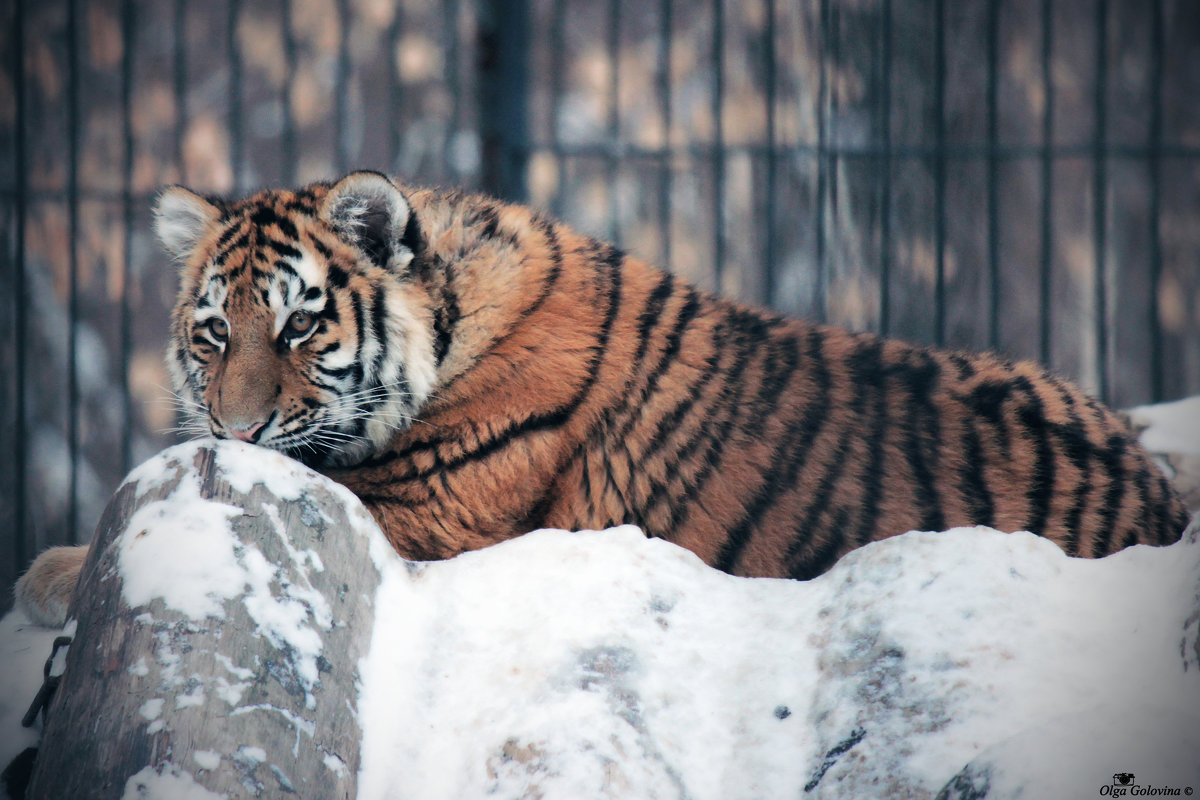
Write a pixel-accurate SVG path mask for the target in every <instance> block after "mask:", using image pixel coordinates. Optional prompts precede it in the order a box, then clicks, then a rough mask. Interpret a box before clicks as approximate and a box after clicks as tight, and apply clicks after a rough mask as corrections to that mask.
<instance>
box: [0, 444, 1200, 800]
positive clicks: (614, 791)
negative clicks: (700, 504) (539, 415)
mask: <svg viewBox="0 0 1200 800" xmlns="http://www.w3.org/2000/svg"><path fill="white" fill-rule="evenodd" d="M212 446H214V444H213V443H212V442H201V443H198V444H193V445H184V446H180V447H178V448H172V449H171V450H169V451H166V452H165V453H164V454H162V455H160V456H158V457H156V459H153V460H152V461H151V462H148V463H147V464H146V465H143V466H142V467H139V468H138V470H135V472H134V473H132V474H131V475H130V477H129V479H127V480H128V481H136V482H137V486H138V489H139V490H144V489H146V488H148V487H152V486H158V487H161V486H163V485H166V484H168V483H172V484H173V485H174V486H175V489H174V491H173V494H172V496H171V498H170V500H169V501H155V502H150V503H146V504H145V505H143V506H142V507H141V508H140V509H139V511H138V512H137V513H136V514H135V515H134V517H133V520H132V521H131V524H130V526H129V527H128V529H127V530H126V531H125V532H124V533H123V534H121V538H120V540H119V542H118V544H119V548H120V549H119V551H118V552H119V553H120V558H119V561H118V570H117V574H118V575H119V577H120V578H121V580H122V582H123V583H122V586H123V590H122V591H123V593H124V597H125V599H126V601H127V602H129V603H130V605H131V607H133V609H134V611H135V613H136V617H135V624H142V625H149V626H155V625H157V623H156V622H155V616H154V614H155V609H156V608H159V607H160V606H159V605H156V604H161V605H162V606H166V607H168V608H171V609H174V610H175V611H177V612H179V613H181V614H183V615H184V616H185V617H187V618H189V619H193V620H202V619H213V618H215V619H218V620H220V619H223V618H224V617H225V612H226V610H227V609H228V608H229V605H228V604H230V603H242V604H243V605H244V607H245V608H246V609H247V611H248V612H249V614H250V616H251V618H252V619H253V620H254V622H255V624H256V625H257V626H258V629H259V632H260V633H261V634H262V635H263V636H264V637H265V638H266V639H268V640H269V641H270V642H271V643H272V644H273V645H275V646H276V647H278V648H280V649H283V650H288V651H290V652H292V653H293V654H294V657H295V659H296V661H295V663H296V664H297V673H298V674H299V675H300V677H301V678H302V682H304V684H305V686H304V688H305V697H304V703H305V705H306V707H307V708H310V709H311V708H312V707H313V704H314V703H317V702H320V698H321V697H322V695H321V693H319V692H314V691H312V689H313V687H314V685H315V682H316V680H317V678H318V675H317V672H316V664H317V659H318V658H319V657H324V658H325V659H327V660H329V661H330V662H331V663H333V665H334V666H333V674H346V673H348V672H350V671H352V670H354V669H356V668H357V674H358V681H359V696H358V702H357V703H356V708H357V712H356V713H357V715H358V722H359V724H360V726H361V729H362V730H363V737H362V742H361V763H360V767H359V770H358V775H357V778H358V797H360V798H362V800H372V798H388V797H396V796H404V797H411V798H447V797H476V796H483V795H489V796H494V797H497V798H518V797H530V796H534V797H541V798H544V799H545V800H550V799H551V798H606V797H638V798H656V797H671V798H676V797H684V796H686V797H689V798H695V800H703V798H722V799H724V798H733V799H736V798H758V797H777V796H792V797H794V796H801V795H804V796H811V797H817V798H819V797H890V796H911V797H934V796H936V795H937V794H938V793H939V791H940V790H942V788H943V787H946V788H947V795H946V796H948V797H956V796H961V797H971V796H975V797H979V796H983V795H981V794H979V791H980V790H981V787H983V786H985V785H986V787H987V797H989V798H997V797H1016V796H1018V795H1020V794H1021V793H1022V792H1023V793H1024V796H1080V797H1083V796H1087V797H1093V796H1097V795H1098V794H1099V791H1100V787H1102V786H1111V785H1112V782H1113V776H1114V775H1115V774H1118V773H1130V774H1133V775H1135V776H1136V781H1137V784H1138V785H1139V786H1141V787H1148V786H1152V787H1164V786H1165V787H1172V786H1174V787H1184V786H1190V787H1192V788H1193V789H1194V790H1200V758H1197V756H1196V754H1197V753H1200V541H1197V537H1196V536H1195V535H1194V534H1193V535H1192V536H1191V537H1189V539H1188V540H1185V541H1182V542H1180V543H1178V544H1175V545H1172V546H1171V547H1167V548H1149V547H1135V548H1131V549H1128V550H1125V551H1123V552H1120V553H1117V554H1115V555H1113V556H1110V557H1108V558H1105V559H1101V560H1098V561H1090V560H1083V559H1071V558H1068V557H1067V556H1066V555H1065V554H1064V553H1063V552H1062V551H1061V550H1059V549H1058V548H1057V547H1055V546H1054V545H1053V544H1051V543H1049V542H1047V541H1045V540H1043V539H1040V538H1038V537H1035V536H1033V535H1031V534H1001V533H997V532H995V531H991V530H988V529H982V528H978V529H957V530H952V531H946V532H941V533H920V532H914V533H909V534H906V535H904V536H900V537H896V538H893V539H889V540H886V541H883V542H878V543H875V544H872V545H869V546H867V547H865V548H862V549H860V550H858V551H855V552H854V553H852V554H850V555H849V556H847V557H846V558H844V559H843V560H842V561H841V562H839V563H838V564H837V565H836V566H835V567H834V569H833V570H831V571H830V572H829V573H828V574H826V575H824V576H822V577H820V578H818V579H815V580H813V581H808V582H794V581H785V580H770V579H747V578H737V577H733V576H729V575H726V574H723V573H720V572H717V571H715V570H713V569H711V568H709V567H707V566H706V565H704V564H703V563H702V562H701V561H700V560H699V559H698V558H697V557H696V556H695V555H693V554H692V553H690V552H688V551H685V550H683V549H681V548H678V547H676V546H674V545H671V544H669V543H667V542H664V541H662V540H657V539H647V538H646V537H645V536H643V535H642V533H641V531H640V530H638V529H637V528H634V527H631V526H623V527H620V528H614V529H611V530H608V531H602V532H593V531H583V532H565V531H536V532H533V533H530V534H528V535H526V536H523V537H520V538H518V539H515V540H513V541H511V542H507V543H505V544H502V545H497V546H495V547H492V548H489V549H487V550H483V551H479V552H475V553H468V554H465V555H463V556H460V557H458V558H456V559H453V560H451V561H446V562H436V563H426V564H413V563H409V562H404V561H402V560H401V559H399V558H398V557H397V556H395V554H394V553H393V551H392V550H391V549H390V547H389V546H388V545H387V543H386V540H385V539H384V537H383V536H382V534H381V533H380V532H379V531H378V529H377V528H375V527H374V526H373V523H370V521H369V517H368V516H367V515H366V512H365V510H363V509H362V507H361V504H359V503H358V501H357V500H356V499H355V498H353V496H352V495H349V493H348V492H346V491H345V490H344V489H341V488H340V487H338V489H337V490H336V491H338V492H339V494H338V497H339V498H342V499H343V500H344V501H345V502H346V503H347V505H348V508H349V509H350V515H351V519H352V520H353V525H354V526H355V529H356V530H357V529H358V527H360V523H361V527H363V529H364V530H368V531H369V533H368V535H369V539H368V546H369V554H370V558H371V559H372V561H374V562H375V564H376V566H378V567H379V570H380V572H381V574H382V579H381V581H380V583H379V585H378V587H377V588H376V587H372V586H369V585H364V586H362V587H360V588H361V590H362V591H364V592H367V593H371V592H374V594H375V597H374V603H373V606H374V608H375V614H376V617H375V621H374V628H373V632H372V641H371V648H370V654H369V656H367V657H366V658H364V659H363V660H362V661H361V662H359V663H357V664H346V663H341V664H339V663H338V659H339V658H341V659H342V660H343V661H344V660H345V654H340V653H336V652H326V653H322V640H321V634H322V631H324V630H327V629H328V628H329V626H330V624H331V617H330V612H329V604H328V602H326V599H325V598H324V597H322V596H321V595H320V593H319V592H317V591H316V590H315V589H314V588H313V585H312V583H311V582H310V580H309V579H310V578H311V577H312V576H314V575H316V574H317V573H319V572H322V571H323V570H324V565H323V564H322V561H321V557H320V555H319V554H317V553H316V552H315V551H314V550H311V549H305V548H303V547H299V546H296V545H295V544H293V543H292V542H291V540H288V539H286V538H284V537H286V531H285V530H284V527H285V526H284V522H283V519H284V517H283V514H282V512H281V511H280V509H279V508H278V507H276V506H273V505H269V504H268V505H265V506H264V507H263V511H262V514H261V515H260V517H259V519H260V521H265V523H266V524H267V531H268V532H267V533H266V536H267V537H268V539H269V540H270V541H275V539H274V538H273V537H279V540H280V541H282V543H283V548H282V550H281V551H280V552H281V553H282V555H281V558H282V559H283V560H284V561H286V562H289V563H287V564H285V565H277V564H273V563H270V562H269V561H268V560H267V558H266V556H265V555H264V554H263V551H262V550H260V549H259V547H258V545H256V544H255V542H254V541H249V540H247V539H246V538H245V537H241V536H239V534H238V531H237V527H236V524H235V523H236V520H235V517H236V515H237V511H236V509H234V508H233V507H232V506H227V505H222V504H219V503H213V502H210V501H205V500H202V499H201V498H200V495H199V485H198V482H197V480H196V478H195V476H194V475H193V473H192V472H190V471H189V469H190V468H189V466H188V465H189V464H190V463H192V461H193V459H194V457H195V455H196V453H197V452H198V450H197V448H199V447H212ZM189 448H191V449H189ZM216 451H217V459H216V463H217V468H218V470H219V472H220V473H221V475H222V476H223V477H224V478H225V479H227V480H229V481H230V482H231V483H235V484H236V488H237V489H238V490H239V491H243V492H246V491H250V490H251V489H252V488H253V487H254V486H255V484H256V483H263V484H265V485H267V486H268V487H269V488H270V490H271V491H272V492H274V493H276V494H277V495H278V497H279V499H280V500H281V501H286V500H294V499H300V498H302V497H303V496H304V493H305V492H306V491H307V490H308V489H310V488H311V487H312V486H314V485H316V484H319V485H321V486H323V487H329V486H332V484H330V483H329V482H328V481H326V480H325V479H324V478H322V477H320V476H319V475H316V473H313V472H311V471H309V470H307V469H306V468H304V467H303V466H301V465H299V464H296V463H294V462H289V461H287V460H286V459H283V458H282V457H278V456H277V454H274V453H270V452H269V451H264V450H262V449H260V448H254V447H252V446H249V445H243V444H240V443H221V444H220V445H217V446H216ZM180 554H182V557H181V555H180ZM283 566H286V567H288V568H289V569H290V573H289V574H290V575H291V576H292V577H291V579H289V580H286V581H285V580H281V576H282V575H283V573H282V572H281V571H280V570H281V569H282V568H283ZM57 633H58V632H57V631H47V630H45V629H36V628H31V627H30V626H29V625H27V624H25V623H24V622H23V620H21V619H20V617H19V616H18V614H17V612H13V613H11V614H9V615H8V616H7V617H5V618H4V619H3V620H0V675H4V676H5V678H4V680H3V681H2V682H0V759H2V761H0V766H3V764H7V763H8V761H9V760H11V758H12V757H13V756H15V755H16V754H17V753H19V752H20V751H21V750H22V749H23V748H24V747H27V746H30V745H32V744H33V743H34V742H35V741H36V732H35V731H29V730H25V729H22V728H20V727H19V719H20V717H21V715H22V714H23V713H24V711H25V709H26V708H27V707H28V704H29V702H30V700H31V699H32V697H33V695H34V694H35V693H36V691H37V688H38V687H39V686H40V684H41V674H42V664H43V662H44V660H45V658H46V656H48V655H49V653H50V642H51V640H52V639H53V637H54V636H55V635H56V634H57ZM160 633H161V635H160ZM153 641H154V645H153V652H148V653H146V655H145V656H144V657H142V658H140V659H139V660H137V661H136V663H134V664H133V665H132V666H131V667H129V668H128V671H129V672H130V673H131V674H132V675H133V676H145V675H146V673H147V671H148V670H149V666H148V663H153V664H155V665H157V667H158V674H159V675H160V678H161V686H160V688H159V689H158V691H159V692H160V695H156V696H155V697H153V698H152V699H150V700H149V701H148V702H146V703H145V704H144V705H143V706H142V707H141V714H140V716H141V718H143V719H144V720H145V721H148V723H149V725H150V726H155V725H157V726H159V727H160V728H161V727H162V725H163V724H164V719H165V718H166V716H167V715H169V714H170V713H172V712H171V709H173V708H174V709H178V708H180V707H187V706H189V705H196V704H201V703H202V704H204V706H205V707H207V708H210V709H211V713H212V714H213V715H214V717H215V718H217V719H220V718H222V717H224V716H231V717H239V716H240V715H242V714H247V713H260V712H261V713H264V714H272V715H275V714H283V715H285V716H286V717H287V718H288V720H289V722H290V723H291V727H293V728H294V729H295V741H294V743H293V742H292V741H288V742H287V743H286V744H287V745H288V747H287V750H288V751H289V752H291V753H293V754H296V753H299V752H300V749H301V748H305V747H307V748H311V747H313V746H314V741H315V739H314V730H313V727H312V725H313V724H312V723H311V722H310V721H308V720H307V719H306V718H304V717H303V716H302V715H297V714H296V713H294V712H293V711H289V710H288V709H285V708H280V707H277V706H274V705H270V704H263V703H253V704H250V705H246V706H242V705H240V702H241V700H242V697H243V694H244V693H245V692H246V691H247V689H248V688H249V687H250V686H251V682H252V681H253V680H254V674H255V673H254V672H253V671H252V670H250V669H247V668H246V667H245V666H241V665H239V664H238V663H235V661H234V659H231V658H230V657H229V655H233V654H229V655H226V654H220V653H218V654H214V655H215V665H216V673H218V674H214V675H207V676H202V675H196V674H190V676H188V675H185V674H184V670H188V672H189V673H190V672H191V670H189V669H188V663H187V662H186V660H184V658H183V657H182V656H181V654H180V653H179V652H177V651H176V649H174V648H173V645H172V642H171V639H170V636H169V635H168V633H167V631H165V630H164V631H162V632H158V631H157V628H156V633H155V636H154V639H153ZM168 703H169V705H168ZM346 713H348V714H349V713H355V709H348V710H347V711H346ZM302 733H303V734H306V736H305V737H303V738H302V736H301V734H302ZM180 741H182V740H180ZM243 741H245V740H243ZM259 744H262V745H266V744H268V743H266V742H259V743H253V744H252V743H245V744H242V745H240V746H238V747H236V748H233V749H232V751H231V752H223V751H218V750H215V749H211V748H208V747H206V746H205V743H204V742H203V741H202V740H197V741H195V742H194V746H195V747H196V748H198V749H196V750H195V751H193V752H192V753H191V754H190V756H189V755H188V754H187V753H186V752H183V751H182V749H181V752H179V753H177V754H176V755H175V756H174V758H175V763H171V762H162V763H157V764H154V765H147V766H146V767H145V768H144V769H141V770H140V771H139V772H137V773H136V774H135V775H133V776H131V777H130V778H129V780H128V782H127V783H126V785H125V791H124V798H126V800H133V799H134V798H171V799H172V800H174V798H184V800H206V799H207V798H212V797H217V796H218V795H216V794H214V793H212V792H209V791H208V790H207V789H206V788H205V787H204V782H205V778H206V776H207V775H209V774H210V773H213V772H215V771H219V770H221V769H234V770H237V769H243V768H245V767H247V765H249V768H251V769H252V768H253V767H254V766H257V765H259V764H268V762H269V761H270V759H268V753H267V751H266V750H264V749H263V748H262V747H259V746H258V745H259ZM272 758H273V759H274V762H275V763H269V764H268V766H269V768H270V770H271V772H272V774H273V775H274V779H275V780H276V781H277V782H278V783H279V785H280V787H285V788H286V787H291V786H293V784H295V785H297V786H299V785H300V784H301V780H302V777H301V776H299V775H297V774H294V773H295V771H294V769H293V766H294V765H293V764H291V763H285V762H284V761H280V760H279V759H278V758H277V757H274V756H272ZM351 760H352V759H349V758H348V756H347V754H346V753H340V754H338V755H334V754H333V753H328V752H324V753H321V759H320V760H319V761H318V764H323V765H324V767H325V768H326V769H328V770H330V771H332V772H334V773H337V774H339V775H346V774H348V773H349V772H350V771H352V769H353V768H352V767H351V766H350V765H349V764H348V763H347V762H348V761H351ZM264 768H265V767H264ZM1109 791H1110V793H1111V791H1112V790H1111V789H1110V790H1109ZM972 792H974V794H972Z"/></svg>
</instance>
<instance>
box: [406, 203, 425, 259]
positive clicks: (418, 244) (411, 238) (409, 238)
mask: <svg viewBox="0 0 1200 800" xmlns="http://www.w3.org/2000/svg"><path fill="white" fill-rule="evenodd" d="M400 244H401V245H402V246H403V247H407V248H408V249H409V250H411V251H412V253H413V255H414V256H419V255H420V254H421V253H422V252H423V251H424V250H425V239H424V237H423V236H422V235H421V226H420V225H419V224H418V223H417V214H416V212H415V211H409V212H408V221H407V222H405V223H404V234H403V235H402V236H401V237H400Z"/></svg>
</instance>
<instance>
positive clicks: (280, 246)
mask: <svg viewBox="0 0 1200 800" xmlns="http://www.w3.org/2000/svg"><path fill="white" fill-rule="evenodd" d="M262 244H263V246H264V247H267V248H269V249H271V250H274V251H275V252H276V253H278V254H279V255H280V256H282V257H283V258H300V255H301V254H300V251H299V250H297V249H296V248H295V247H293V246H292V245H290V244H288V243H287V242H281V241H279V240H278V239H272V238H271V237H269V236H263V237H262Z"/></svg>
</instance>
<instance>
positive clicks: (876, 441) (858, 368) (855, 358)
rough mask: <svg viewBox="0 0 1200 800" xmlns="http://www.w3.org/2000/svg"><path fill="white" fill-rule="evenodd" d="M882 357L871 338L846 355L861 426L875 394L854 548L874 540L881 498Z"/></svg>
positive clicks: (883, 433) (877, 343)
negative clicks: (868, 397) (856, 389)
mask: <svg viewBox="0 0 1200 800" xmlns="http://www.w3.org/2000/svg"><path fill="white" fill-rule="evenodd" d="M882 355H883V340H882V339H877V338H875V337H871V339H870V340H869V341H868V342H866V343H865V344H860V346H859V347H858V349H857V350H855V352H854V353H853V354H852V355H851V356H850V359H849V364H848V367H849V369H850V376H851V380H853V381H855V382H856V383H857V384H858V386H859V392H860V394H859V398H860V400H861V403H860V414H861V419H862V422H863V423H866V422H867V413H868V412H867V408H866V395H867V393H868V390H871V391H873V392H874V395H875V402H874V404H873V405H872V408H871V411H870V433H869V434H868V435H867V437H866V440H865V443H864V444H865V446H866V448H867V458H866V463H865V464H863V471H862V474H861V475H859V478H858V485H859V487H860V491H861V492H862V511H861V513H860V515H859V524H858V530H857V531H856V532H855V534H854V542H855V543H856V544H857V545H864V544H866V543H867V542H869V541H871V540H872V539H874V538H875V528H876V526H877V524H878V522H879V502H880V498H881V497H882V495H883V455H884V447H883V445H884V441H885V440H886V437H887V429H888V414H887V411H888V400H889V397H888V389H887V371H886V370H885V369H884V364H883V359H882Z"/></svg>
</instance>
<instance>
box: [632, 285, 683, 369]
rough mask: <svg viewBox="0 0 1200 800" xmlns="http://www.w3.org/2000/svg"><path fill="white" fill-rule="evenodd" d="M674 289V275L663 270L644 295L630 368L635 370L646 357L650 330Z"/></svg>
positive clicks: (658, 319)
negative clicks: (636, 344) (645, 295)
mask: <svg viewBox="0 0 1200 800" xmlns="http://www.w3.org/2000/svg"><path fill="white" fill-rule="evenodd" d="M674 291H675V277H674V276H673V275H671V274H670V273H669V272H664V273H662V275H660V276H659V279H658V284H657V285H656V286H655V287H654V289H653V290H652V291H651V292H650V294H649V295H647V297H646V305H645V306H643V307H642V313H641V315H640V316H639V317H638V348H637V352H636V353H635V354H634V356H633V361H632V363H631V364H630V367H631V369H632V370H637V369H638V368H639V367H640V366H641V364H642V359H644V358H645V357H646V348H647V347H648V346H649V344H650V331H651V330H653V329H654V327H655V326H656V325H657V324H658V323H659V321H660V320H661V319H662V312H663V307H664V306H665V305H666V303H667V298H669V297H670V296H671V295H672V294H673V293H674Z"/></svg>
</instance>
